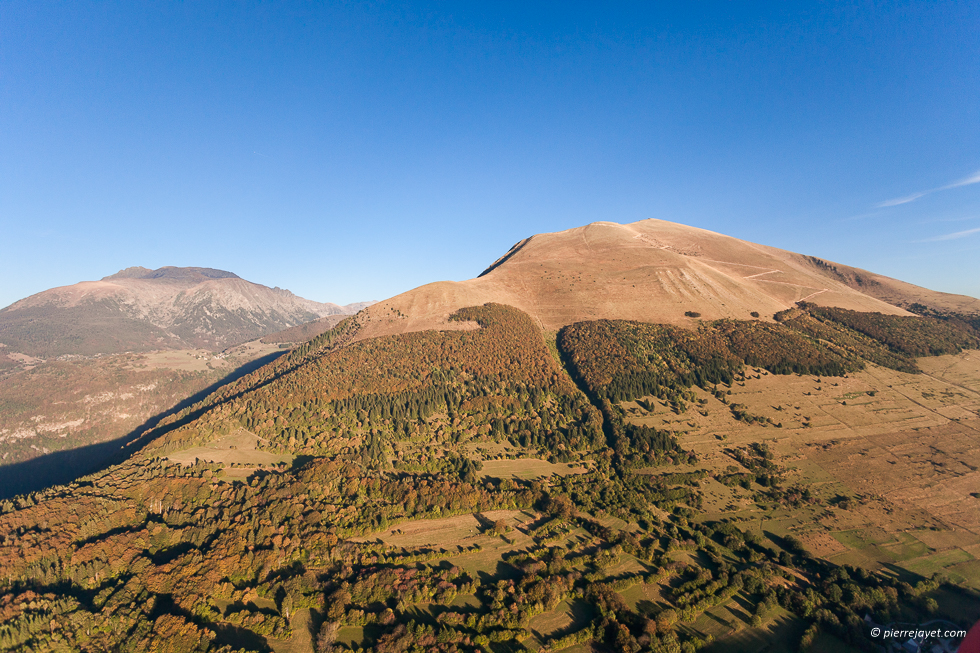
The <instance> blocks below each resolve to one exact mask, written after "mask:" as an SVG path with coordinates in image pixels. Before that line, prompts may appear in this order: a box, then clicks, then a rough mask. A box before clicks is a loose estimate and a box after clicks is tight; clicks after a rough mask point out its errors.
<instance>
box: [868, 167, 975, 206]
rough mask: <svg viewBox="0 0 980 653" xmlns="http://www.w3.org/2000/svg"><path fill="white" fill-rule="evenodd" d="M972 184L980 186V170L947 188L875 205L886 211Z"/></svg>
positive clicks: (939, 188) (948, 185) (940, 187)
mask: <svg viewBox="0 0 980 653" xmlns="http://www.w3.org/2000/svg"><path fill="white" fill-rule="evenodd" d="M971 184H980V170H978V171H977V172H975V173H973V174H972V175H970V176H969V177H964V178H963V179H960V180H958V181H954V182H953V183H951V184H946V185H945V186H939V187H938V188H930V189H929V190H924V191H921V192H918V193H912V194H911V195H906V196H905V197H896V198H895V199H891V200H885V201H884V202H881V203H879V204H876V205H875V208H879V209H886V208H888V207H891V206H899V205H901V204H908V203H909V202H914V201H915V200H917V199H919V198H920V197H925V196H926V195H931V194H932V193H938V192H940V191H944V190H950V189H953V188H960V187H962V186H969V185H971Z"/></svg>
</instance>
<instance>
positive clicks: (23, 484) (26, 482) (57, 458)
mask: <svg viewBox="0 0 980 653" xmlns="http://www.w3.org/2000/svg"><path fill="white" fill-rule="evenodd" d="M285 353H287V351H286V350H283V351H277V352H273V353H271V354H269V355H267V356H263V357H261V358H256V359H255V360H253V361H251V362H249V363H246V364H245V365H242V366H241V367H239V368H237V369H236V370H235V371H233V372H232V373H231V374H229V375H228V376H226V377H225V378H223V379H221V380H220V381H218V382H217V383H213V384H212V385H210V386H208V387H207V388H205V389H203V390H201V391H200V392H198V393H197V394H194V395H192V396H190V397H188V398H187V399H184V400H183V401H181V402H180V403H179V404H177V405H175V406H173V407H172V408H170V409H169V410H166V411H164V412H162V413H158V414H157V415H154V416H153V417H151V418H150V419H148V420H146V421H145V422H143V424H141V425H140V426H139V427H138V428H136V429H134V430H133V431H130V432H129V433H128V434H126V435H125V436H123V437H121V438H116V439H115V440H109V441H108V442H100V443H98V444H90V445H86V446H84V447H78V448H77V449H68V450H65V451H54V452H52V453H49V454H45V455H43V456H38V457H37V458H32V459H31V460H26V461H24V462H21V463H14V464H12V465H5V466H3V467H0V499H9V498H10V497H13V496H16V495H18V494H27V493H29V492H36V491H38V490H43V489H44V488H47V487H51V486H52V485H64V484H66V483H71V482H72V481H74V480H76V479H78V478H81V477H82V476H86V475H88V474H92V473H93V472H97V471H99V470H101V469H105V468H106V467H108V466H110V465H114V464H116V463H119V462H122V461H123V460H124V459H126V458H128V457H129V456H130V455H132V454H133V452H134V450H129V449H127V448H126V447H127V445H129V444H130V443H133V442H135V441H136V440H138V439H139V438H140V436H141V435H142V434H144V433H146V432H147V431H149V430H150V429H152V428H153V427H154V426H156V425H157V424H158V423H159V422H160V420H162V419H164V418H165V417H168V416H170V415H173V414H174V413H178V412H180V411H181V410H183V409H185V408H187V407H189V406H193V405H194V404H196V403H197V402H199V401H201V400H203V399H204V398H206V397H207V396H208V395H210V394H211V393H212V392H214V391H215V390H218V389H219V388H221V387H222V386H225V385H227V384H229V383H232V382H234V381H237V380H238V379H240V378H242V377H243V376H245V375H246V374H250V373H252V372H254V371H255V370H257V369H259V368H260V367H262V366H264V365H268V364H269V363H271V362H273V361H274V360H276V359H277V358H279V357H280V356H282V355H283V354H285ZM148 442H150V441H149V440H146V441H144V442H141V443H140V445H141V446H142V445H145V444H147V443H148Z"/></svg>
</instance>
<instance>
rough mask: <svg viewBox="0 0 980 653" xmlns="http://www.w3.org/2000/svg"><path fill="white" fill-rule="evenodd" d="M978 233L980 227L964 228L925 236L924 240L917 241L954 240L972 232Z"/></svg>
mask: <svg viewBox="0 0 980 653" xmlns="http://www.w3.org/2000/svg"><path fill="white" fill-rule="evenodd" d="M978 233H980V227H976V228H975V229H966V230H964V231H957V232H956V233H952V234H945V235H943V236H936V237H935V238H926V239H925V240H920V241H919V242H921V243H935V242H939V241H941V240H956V239H957V238H966V237H967V236H971V235H973V234H978Z"/></svg>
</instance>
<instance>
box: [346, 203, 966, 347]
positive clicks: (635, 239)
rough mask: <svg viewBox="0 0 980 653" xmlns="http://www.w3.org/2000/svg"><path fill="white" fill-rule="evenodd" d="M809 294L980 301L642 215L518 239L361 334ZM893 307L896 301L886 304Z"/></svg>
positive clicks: (405, 299) (868, 300)
mask: <svg viewBox="0 0 980 653" xmlns="http://www.w3.org/2000/svg"><path fill="white" fill-rule="evenodd" d="M801 300H806V301H809V302H813V303H816V304H820V305H823V306H837V307H841V308H846V309H850V310H855V311H872V312H880V313H885V314H892V315H908V313H907V312H906V311H905V310H903V309H902V308H900V307H899V305H910V304H912V303H914V302H921V303H924V304H927V305H930V306H934V307H936V308H938V309H940V310H956V311H959V312H980V300H976V299H973V298H969V297H962V296H957V295H946V294H944V293H936V292H934V291H929V290H926V289H923V288H917V287H916V286H912V285H911V284H906V283H904V282H899V281H895V280H893V279H888V278H887V277H882V276H880V275H874V274H872V273H867V272H864V271H862V270H857V269H856V268H849V267H846V266H840V265H837V264H834V263H828V262H826V261H822V260H820V259H815V258H812V257H808V256H804V255H801V254H795V253H792V252H787V251H784V250H780V249H776V248H773V247H766V246H763V245H757V244H754V243H749V242H745V241H743V240H739V239H737V238H732V237H729V236H724V235H721V234H717V233H714V232H711V231H706V230H704V229H697V228H694V227H688V226H685V225H680V224H675V223H671V222H665V221H663V220H644V221H641V222H635V223H632V224H626V225H620V224H615V223H611V222H596V223H593V224H590V225H587V226H584V227H578V228H575V229H569V230H567V231H561V232H557V233H550V234H539V235H536V236H532V237H531V238H529V239H527V240H525V241H522V242H521V243H518V244H517V245H515V246H514V248H513V249H512V250H511V251H510V252H508V253H507V255H505V256H504V257H502V258H501V259H500V260H499V261H497V262H496V263H495V264H494V265H493V266H491V267H490V268H489V269H488V270H487V271H486V272H485V273H484V274H483V275H481V276H480V277H478V278H476V279H470V280H468V281H462V282H450V281H443V282H438V283H432V284H428V285H426V286H422V287H420V288H416V289H414V290H411V291H409V292H406V293H403V294H401V295H398V296H396V297H393V298H391V299H389V300H387V301H384V302H381V303H379V304H377V305H375V306H373V307H371V308H369V309H368V310H367V311H366V312H365V315H364V317H365V319H364V328H363V329H362V331H361V334H360V336H359V337H361V338H367V337H372V336H375V335H382V334H386V333H398V332H407V331H416V330H423V329H429V328H440V329H445V328H453V325H449V324H448V322H447V320H446V318H447V316H448V315H449V314H450V313H451V312H453V311H454V310H456V309H458V308H460V307H462V306H470V305H474V304H482V303H484V302H488V301H492V302H499V303H503V304H509V305H511V306H515V307H517V308H520V309H521V310H523V311H525V312H527V313H528V314H529V315H531V316H532V317H533V318H534V320H535V321H536V322H537V323H538V325H539V326H541V327H542V328H544V329H546V330H549V331H553V330H557V329H558V328H560V327H562V326H564V325H566V324H571V323H574V322H578V321H582V320H594V319H625V320H637V321H643V322H657V323H668V324H678V325H688V326H689V325H691V324H692V323H691V319H690V318H689V317H686V316H685V313H687V312H695V313H700V314H701V317H703V318H704V319H718V318H734V319H748V318H749V316H750V315H751V314H752V313H753V312H756V313H759V314H760V315H761V316H762V317H763V318H764V319H771V317H772V315H773V314H774V313H776V312H777V311H781V310H784V309H786V308H789V307H791V306H793V305H794V304H795V303H796V302H798V301H801ZM889 302H891V303H889Z"/></svg>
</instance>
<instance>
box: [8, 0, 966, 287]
mask: <svg viewBox="0 0 980 653" xmlns="http://www.w3.org/2000/svg"><path fill="white" fill-rule="evenodd" d="M976 182H980V3H977V2H966V1H964V2H934V1H930V2H920V3H892V2H884V3H877V2H876V3H871V2H861V3H846V2H841V3H838V2H820V3H812V4H806V3H802V2H771V3H753V2H728V1H726V2H718V3H713V2H696V3H694V2H674V3H650V2H637V3H599V2H596V3H590V4H577V3H572V2H555V3H550V4H549V3H544V2H515V3H503V2H499V3H498V2H492V3H477V2H458V3H439V2H425V3H418V4H410V3H399V4H395V3H391V4H389V3H381V2H348V3H322V4H321V3H314V2H303V3H300V2H295V3H288V2H276V3H272V2H266V3H255V4H253V3H242V2H224V3H211V2H187V3H177V2H169V3H168V2H157V3H149V2H135V3H134V2H98V3H88V2H64V3H49V2H39V1H36V0H31V1H23V2H22V1H11V0H2V1H0V252H2V256H0V279H2V281H0V306H4V305H7V304H9V303H11V302H13V301H15V300H16V299H19V298H21V297H25V296H27V295H30V294H32V293H35V292H39V291H41V290H44V289H46V288H49V287H52V286H57V285H65V284H70V283H74V282H77V281H81V280H85V279H98V278H100V277H102V276H105V275H108V274H112V273H113V272H116V271H117V270H119V269H121V268H124V267H128V266H133V265H142V266H145V267H151V268H156V267H160V266H164V265H180V266H183V265H196V266H206V267H216V268H221V269H226V270H231V271H233V272H236V273H237V274H239V275H241V276H242V277H244V278H246V279H249V280H251V281H256V282H259V283H264V284H267V285H270V286H276V285H278V286H281V287H283V288H289V289H290V290H292V291H294V292H296V293H297V294H299V295H302V296H304V297H308V298H310V299H317V300H320V301H333V302H338V303H347V302H352V301H359V300H367V299H383V298H385V297H389V296H392V295H394V294H397V293H399V292H403V291H405V290H408V289H410V288H413V287H415V286H417V285H421V284H423V283H428V282H430V281H436V280H442V279H455V280H461V279H467V278H471V277H473V276H476V275H477V274H479V273H480V272H481V271H482V270H483V269H484V268H485V267H486V266H487V265H488V264H489V263H491V262H492V261H493V260H494V259H496V258H497V257H498V256H500V255H501V254H503V253H504V252H505V251H506V250H507V249H508V248H509V247H510V246H511V245H512V244H513V243H515V242H516V241H518V240H520V239H521V238H524V237H526V236H529V235H531V234H534V233H540V232H546V231H557V230H561V229H567V228H570V227H575V226H580V225H583V224H587V223H589V222H593V221H595V220H611V221H615V222H622V223H625V222H633V221H635V220H641V219H644V218H650V217H654V218H661V219H665V220H673V221H677V222H681V223H685V224H690V225H695V226H698V227H703V228H706V229H711V230H714V231H718V232H722V233H725V234H729V235H732V236H736V237H738V238H743V239H747V240H751V241H755V242H761V243H764V244H768V245H773V246H777V247H782V248H785V249H790V250H793V251H798V252H802V253H806V254H813V255H816V256H820V257H823V258H827V259H831V260H835V261H839V262H842V263H847V264H850V265H855V266H858V267H863V268H867V269H870V270H873V271H875V272H880V273H882V274H886V275H889V276H894V277H898V278H900V279H904V280H907V281H911V282H913V283H917V284H920V285H924V286H927V287H931V288H935V289H937V290H945V291H949V292H960V293H966V294H972V295H974V296H980V183H976Z"/></svg>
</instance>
